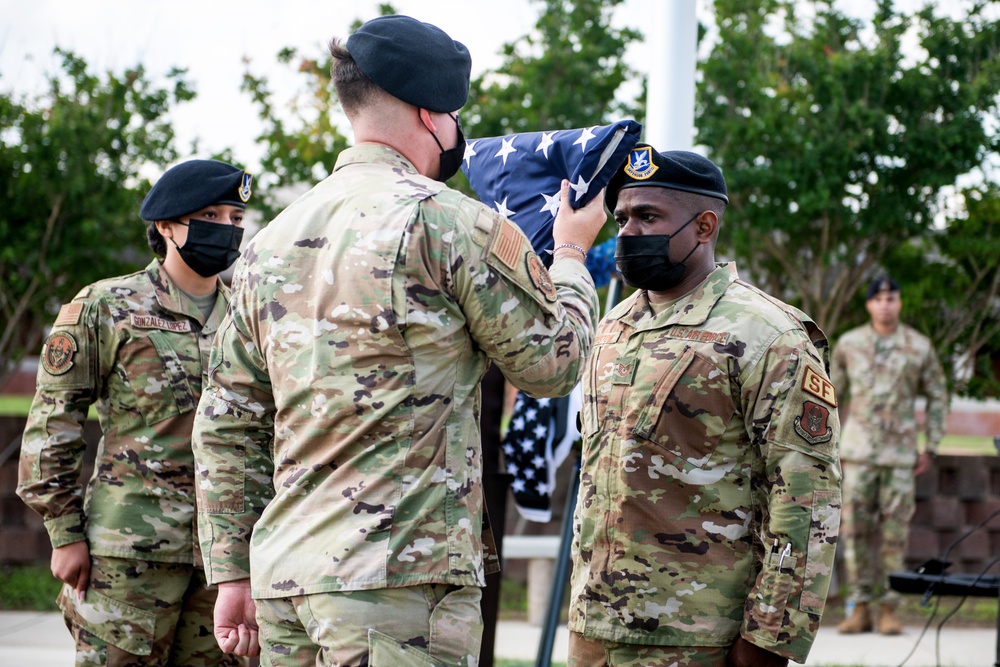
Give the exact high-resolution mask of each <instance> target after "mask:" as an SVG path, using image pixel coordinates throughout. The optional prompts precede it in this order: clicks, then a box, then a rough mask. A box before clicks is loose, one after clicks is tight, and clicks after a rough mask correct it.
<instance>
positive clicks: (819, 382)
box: [802, 366, 837, 407]
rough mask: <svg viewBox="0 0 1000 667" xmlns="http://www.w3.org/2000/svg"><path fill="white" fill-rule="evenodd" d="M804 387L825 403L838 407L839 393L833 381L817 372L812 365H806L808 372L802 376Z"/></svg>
mask: <svg viewBox="0 0 1000 667" xmlns="http://www.w3.org/2000/svg"><path fill="white" fill-rule="evenodd" d="M802 388H803V389H805V390H806V391H808V392H809V393H810V394H812V395H813V396H815V397H816V398H818V399H819V400H821V401H824V402H825V403H829V404H830V405H832V406H833V407H837V393H836V392H835V391H834V389H833V383H832V382H830V381H829V380H827V379H826V378H825V377H823V376H822V375H820V374H819V373H817V372H816V370H815V369H814V368H813V367H812V366H806V374H805V376H804V377H803V378H802Z"/></svg>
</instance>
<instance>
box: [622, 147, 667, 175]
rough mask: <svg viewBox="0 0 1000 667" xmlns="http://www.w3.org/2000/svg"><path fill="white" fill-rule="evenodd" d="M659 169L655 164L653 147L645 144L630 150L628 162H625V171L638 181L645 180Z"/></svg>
mask: <svg viewBox="0 0 1000 667" xmlns="http://www.w3.org/2000/svg"><path fill="white" fill-rule="evenodd" d="M657 169H659V167H657V166H656V165H655V164H653V147H652V146H643V147H642V148H633V149H632V150H631V151H629V154H628V162H626V164H625V173H626V174H628V175H629V176H630V177H631V178H634V179H635V180H637V181H645V180H646V179H647V178H649V177H650V176H652V175H653V174H655V173H656V170H657Z"/></svg>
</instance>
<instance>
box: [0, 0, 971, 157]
mask: <svg viewBox="0 0 1000 667" xmlns="http://www.w3.org/2000/svg"><path fill="white" fill-rule="evenodd" d="M659 1H669V2H674V1H683V2H697V8H698V14H699V16H700V17H701V18H702V20H703V21H708V22H710V21H711V18H710V17H711V15H710V12H711V0H625V2H624V3H623V5H622V6H621V7H619V8H618V10H617V12H616V15H615V23H616V24H617V25H629V26H631V27H637V28H639V29H640V30H644V29H645V28H647V27H648V24H649V17H650V15H651V14H652V7H653V3H655V2H659ZM899 1H900V2H901V3H902V4H903V5H904V6H908V7H909V8H912V6H913V5H917V4H923V0H899ZM966 1H967V0H961V1H956V0H952V1H951V2H949V3H947V4H948V5H957V4H962V3H963V2H966ZM378 4H379V3H378V1H377V0H242V1H241V2H235V3H233V2H222V1H221V0H83V1H80V0H0V17H2V19H0V89H2V90H4V91H10V90H14V91H16V92H28V93H30V92H40V91H43V90H45V89H46V85H45V75H46V74H47V73H51V72H55V71H57V64H56V61H55V60H54V59H53V58H52V55H51V54H52V50H53V48H54V47H56V46H60V47H62V48H64V49H69V50H73V51H74V52H76V53H77V54H79V55H80V56H82V57H83V58H84V59H85V60H86V61H87V62H88V64H89V65H90V66H91V68H92V71H100V72H104V71H107V70H112V71H115V72H121V71H122V70H123V69H125V68H127V67H130V66H133V65H135V64H137V63H142V64H143V65H144V66H145V67H146V70H147V73H148V75H149V77H150V78H151V79H153V80H154V81H160V82H162V80H163V79H162V77H163V75H164V74H165V73H166V72H168V71H169V70H170V69H171V68H172V67H180V68H187V70H188V75H187V78H188V80H189V81H191V82H192V83H193V84H194V87H195V89H196V91H197V94H198V96H197V98H196V99H195V100H194V101H193V102H190V103H186V104H182V105H180V106H178V107H177V108H176V109H175V110H174V112H173V113H172V114H171V117H172V119H173V123H174V127H175V129H176V131H177V134H178V139H179V140H180V141H179V143H178V148H179V150H180V151H181V153H182V156H183V157H184V158H186V157H203V156H204V155H206V154H208V153H211V152H213V151H218V150H222V149H223V148H225V147H232V148H233V149H234V151H235V158H236V160H237V161H241V162H243V163H244V165H245V166H246V167H247V168H250V169H256V168H257V166H258V165H257V160H258V159H259V156H260V152H261V149H260V147H258V146H255V144H254V141H253V137H254V136H255V135H256V134H257V133H258V132H259V131H260V123H259V121H258V120H257V117H256V110H255V109H254V108H253V107H252V106H251V104H250V99H249V97H248V96H247V95H244V94H242V93H240V92H239V85H240V81H241V78H242V75H243V72H244V70H245V67H246V65H245V64H244V60H245V59H249V60H250V68H251V70H252V71H253V72H254V73H255V74H258V75H264V76H265V77H266V78H267V79H268V81H269V84H270V87H271V90H272V91H273V92H274V93H275V97H274V99H275V101H276V102H279V103H280V102H281V101H283V100H288V99H291V97H292V95H293V93H294V92H295V89H296V86H298V85H299V84H300V83H301V78H300V77H298V76H295V75H293V74H292V73H291V71H290V70H289V69H288V68H287V67H284V66H280V65H278V63H277V61H276V58H275V55H276V54H277V53H278V51H279V50H280V49H282V48H284V47H286V46H291V47H295V48H297V49H298V50H299V51H300V52H301V53H303V54H307V55H314V56H320V55H322V54H323V52H324V48H325V44H326V42H327V41H328V40H329V39H330V38H331V37H334V36H337V37H346V36H347V34H348V30H349V26H350V25H351V23H352V22H353V21H354V20H355V19H359V18H360V19H363V20H367V19H369V18H373V17H375V16H377V15H378V14H379V11H378ZM392 4H393V6H394V7H395V8H396V10H397V11H399V12H400V13H403V14H409V15H411V16H414V17H416V18H418V19H420V20H423V21H428V22H430V23H434V24H435V25H438V26H439V27H441V28H442V29H444V30H445V31H446V32H448V33H449V34H450V35H452V37H454V38H455V39H458V40H459V41H461V42H463V43H464V44H465V45H466V46H468V47H469V50H470V51H471V53H472V59H473V74H474V75H475V74H478V73H480V72H482V71H483V70H485V69H493V68H496V67H497V66H498V65H499V64H500V61H501V59H500V56H499V55H498V52H499V50H500V48H501V46H502V45H503V44H504V43H505V42H509V41H512V40H514V39H516V38H518V37H520V36H522V35H524V34H526V33H528V32H530V31H531V29H532V28H533V26H534V24H535V22H536V21H537V18H538V14H539V12H540V11H541V8H542V6H543V3H542V2H541V1H540V0H393V3H392ZM838 4H839V5H840V6H841V7H842V8H844V9H845V11H847V12H848V13H851V14H855V15H859V16H870V14H871V8H872V7H873V6H874V0H839V2H838ZM652 52H653V50H652V47H651V46H650V45H649V44H648V43H642V44H636V45H634V46H633V48H632V49H631V50H630V51H629V53H628V55H627V58H626V59H627V60H628V62H629V63H630V64H631V65H632V66H633V67H634V68H636V69H637V70H639V71H640V72H646V71H647V69H648V68H647V67H646V62H647V61H648V59H649V57H650V54H651V53H652ZM195 138H199V139H200V141H201V150H200V152H199V154H198V155H186V154H185V153H186V152H188V150H189V148H190V145H191V141H192V140H193V139H195Z"/></svg>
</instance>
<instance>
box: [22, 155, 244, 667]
mask: <svg viewBox="0 0 1000 667" xmlns="http://www.w3.org/2000/svg"><path fill="white" fill-rule="evenodd" d="M251 183H252V176H251V175H250V174H247V173H246V172H244V171H243V170H242V169H240V168H238V167H234V166H232V165H229V164H226V163H223V162H218V161H215V160H191V161H188V162H184V163H182V164H179V165H177V166H175V167H173V168H172V169H170V170H168V171H167V172H166V173H165V174H164V175H163V177H162V178H161V179H160V180H159V181H158V182H157V184H156V185H155V186H154V187H153V189H152V190H151V191H150V193H149V195H148V196H147V197H146V200H145V201H144V202H143V205H142V209H141V211H140V215H141V217H142V218H143V220H145V221H147V222H148V223H149V226H148V229H147V237H148V240H149V245H150V247H151V248H152V249H153V251H154V252H155V253H156V254H157V255H159V257H158V258H156V259H154V260H153V261H152V262H151V263H150V264H149V266H147V267H146V268H145V269H144V270H143V271H140V272H138V273H134V274H131V275H127V276H120V277H117V278H110V279H107V280H102V281H99V282H97V283H94V284H92V285H89V286H88V287H85V288H84V289H83V290H81V291H80V293H79V294H77V295H76V297H75V298H74V299H73V300H72V301H71V302H70V303H68V304H66V305H64V306H63V307H62V308H61V309H60V311H59V315H58V317H57V318H56V320H55V323H54V325H53V327H52V331H51V333H50V334H49V336H48V337H47V338H46V340H45V345H44V347H43V349H42V354H41V359H40V364H39V369H38V381H37V392H36V394H35V399H34V402H33V403H32V406H31V412H30V414H29V416H28V422H27V427H26V429H25V433H24V441H23V444H22V447H21V463H20V470H19V484H18V494H19V495H20V497H21V498H22V499H23V500H24V502H25V503H27V504H28V505H29V506H30V507H31V508H32V509H33V510H35V511H36V512H38V513H39V514H40V515H41V516H42V518H43V519H44V521H45V527H46V529H47V530H48V533H49V537H50V539H51V541H52V546H53V552H52V563H51V565H52V573H53V575H55V577H56V578H57V579H60V580H61V581H63V582H64V584H65V585H64V586H63V590H62V593H61V594H60V596H59V605H60V607H61V608H62V609H63V612H64V615H65V618H66V624H67V626H68V627H69V629H70V631H71V633H72V634H73V638H74V640H75V642H76V647H77V659H76V664H77V665H78V666H82V665H126V664H127V665H130V666H138V665H142V666H147V665H157V666H159V665H195V666H196V665H205V666H208V665H236V664H240V662H239V660H238V659H236V658H234V657H232V656H227V655H225V654H223V653H222V652H221V651H220V649H219V648H218V645H217V644H216V641H215V638H214V636H213V628H212V609H213V606H214V604H215V597H216V589H215V587H211V588H209V587H208V586H207V585H206V580H205V574H204V571H203V568H202V563H201V555H200V553H199V552H198V539H197V535H196V534H195V533H196V521H195V517H196V514H195V493H194V461H193V458H192V454H191V426H192V420H193V417H194V412H195V407H196V406H197V405H198V399H199V397H200V395H201V387H202V374H203V369H204V368H205V363H206V361H207V358H208V352H209V348H210V346H211V344H212V339H213V337H214V334H215V330H216V328H217V327H218V324H219V322H220V321H221V320H222V317H223V315H224V314H225V312H226V306H227V304H228V301H229V290H228V288H227V287H226V286H225V285H224V284H223V283H222V281H221V280H220V279H219V277H218V274H219V273H220V272H221V271H224V270H225V269H227V268H228V267H229V266H230V265H231V264H232V263H233V261H235V259H236V257H237V256H238V254H239V244H240V240H241V239H242V236H243V229H242V226H241V225H242V221H243V211H244V208H245V206H246V202H247V201H248V200H249V198H250V191H251ZM91 405H94V406H95V407H96V409H97V415H98V418H99V420H100V424H101V431H102V437H101V440H100V443H99V445H98V451H97V458H96V462H95V466H94V474H93V476H92V477H91V478H90V480H89V482H88V483H87V486H86V491H85V493H84V492H83V489H81V486H80V482H79V480H78V478H79V475H80V469H81V466H82V462H83V458H84V455H85V450H86V443H85V442H84V440H83V425H84V420H85V419H86V416H87V412H88V410H89V408H90V406H91Z"/></svg>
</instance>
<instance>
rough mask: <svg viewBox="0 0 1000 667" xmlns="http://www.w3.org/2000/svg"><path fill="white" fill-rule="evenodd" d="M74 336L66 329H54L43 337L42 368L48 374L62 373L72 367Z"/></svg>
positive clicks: (74, 346)
mask: <svg viewBox="0 0 1000 667" xmlns="http://www.w3.org/2000/svg"><path fill="white" fill-rule="evenodd" d="M76 350H77V345H76V338H74V337H73V334H71V333H69V332H67V331H56V332H55V333H52V334H49V337H48V338H46V339H45V346H44V348H43V349H42V359H41V361H42V368H44V369H45V372H46V373H48V374H49V375H62V374H64V373H66V372H68V371H69V369H71V368H73V357H74V356H76Z"/></svg>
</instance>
